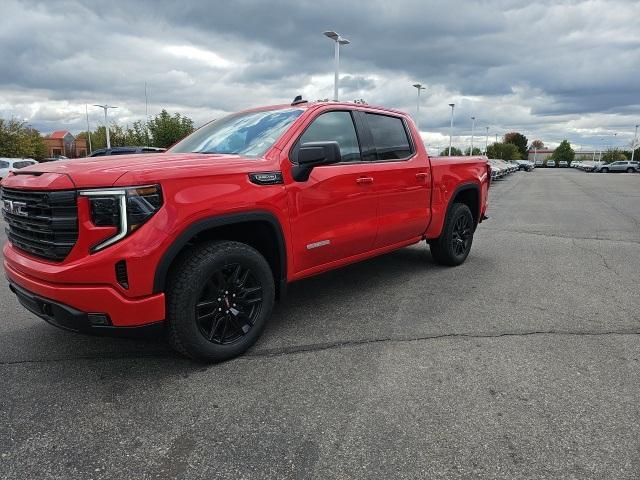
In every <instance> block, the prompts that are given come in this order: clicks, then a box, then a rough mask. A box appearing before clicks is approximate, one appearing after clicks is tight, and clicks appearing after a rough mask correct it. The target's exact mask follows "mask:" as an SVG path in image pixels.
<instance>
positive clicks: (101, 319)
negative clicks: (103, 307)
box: [87, 313, 111, 326]
mask: <svg viewBox="0 0 640 480" xmlns="http://www.w3.org/2000/svg"><path fill="white" fill-rule="evenodd" d="M87 317H88V318H89V323H90V324H91V325H97V326H105V325H111V320H109V315H107V314H105V313H89V314H87Z"/></svg>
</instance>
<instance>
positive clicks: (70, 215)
mask: <svg viewBox="0 0 640 480" xmlns="http://www.w3.org/2000/svg"><path fill="white" fill-rule="evenodd" d="M0 198H1V199H2V205H1V206H2V207H3V208H2V212H3V214H4V219H5V220H6V222H7V228H6V231H7V237H8V238H9V241H10V242H11V244H12V245H13V246H14V247H16V248H19V249H20V250H24V251H25V252H28V253H30V254H31V255H35V256H36V257H40V258H45V259H47V260H51V261H53V262H62V261H63V260H64V259H65V258H67V255H69V252H70V251H71V249H72V248H73V246H74V245H75V244H76V242H77V240H78V204H77V194H76V192H75V191H74V190H60V191H32V190H15V189H10V188H3V189H2V190H1V192H0Z"/></svg>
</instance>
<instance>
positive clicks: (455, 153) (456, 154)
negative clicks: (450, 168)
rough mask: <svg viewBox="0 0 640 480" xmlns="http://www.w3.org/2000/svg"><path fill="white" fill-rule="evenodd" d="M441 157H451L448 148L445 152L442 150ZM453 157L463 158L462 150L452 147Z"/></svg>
mask: <svg viewBox="0 0 640 480" xmlns="http://www.w3.org/2000/svg"><path fill="white" fill-rule="evenodd" d="M440 156H441V157H448V156H449V147H447V148H445V149H444V150H442V151H441V152H440ZM451 156H452V157H461V156H462V150H460V149H459V148H456V147H451Z"/></svg>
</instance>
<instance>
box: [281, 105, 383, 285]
mask: <svg viewBox="0 0 640 480" xmlns="http://www.w3.org/2000/svg"><path fill="white" fill-rule="evenodd" d="M327 141H335V142H338V145H339V147H340V155H341V158H342V160H341V162H340V163H337V164H333V165H323V166H320V167H315V168H314V169H313V170H312V171H311V175H310V176H309V179H308V180H306V181H300V182H296V181H292V182H288V184H287V202H288V206H289V212H290V221H291V232H292V246H293V261H294V268H295V273H300V272H306V271H309V272H308V273H313V272H314V271H319V270H323V268H322V266H323V265H326V266H327V268H328V267H330V266H332V265H333V264H335V263H336V262H339V261H340V260H344V259H347V258H349V257H353V256H354V255H358V254H360V253H364V252H367V251H369V250H371V248H372V247H373V242H374V239H375V236H376V232H377V228H378V216H377V208H378V202H377V195H376V192H375V185H374V184H373V178H372V176H371V172H370V164H369V163H368V162H364V161H363V158H362V149H361V146H360V142H359V139H358V135H357V133H356V128H355V125H354V118H353V112H351V111H348V110H332V111H323V112H322V113H320V114H319V115H317V116H316V117H315V118H314V119H313V120H312V122H311V123H310V124H309V125H308V126H307V127H306V129H305V130H304V132H303V133H302V134H301V135H300V136H299V137H298V139H297V141H296V142H295V144H294V146H293V147H292V148H291V150H290V151H289V154H288V155H289V161H290V162H291V164H292V165H293V164H295V162H296V158H295V157H296V151H297V147H299V145H301V144H303V143H307V142H327ZM303 274H304V273H303Z"/></svg>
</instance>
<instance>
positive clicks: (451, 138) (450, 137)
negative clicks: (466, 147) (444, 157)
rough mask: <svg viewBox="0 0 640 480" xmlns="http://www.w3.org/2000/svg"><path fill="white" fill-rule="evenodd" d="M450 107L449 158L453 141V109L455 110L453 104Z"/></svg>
mask: <svg viewBox="0 0 640 480" xmlns="http://www.w3.org/2000/svg"><path fill="white" fill-rule="evenodd" d="M449 106H450V107H451V125H450V126H449V156H451V141H452V140H453V109H454V108H455V106H456V104H455V103H450V104H449Z"/></svg>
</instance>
